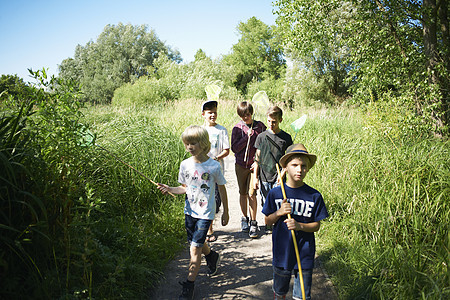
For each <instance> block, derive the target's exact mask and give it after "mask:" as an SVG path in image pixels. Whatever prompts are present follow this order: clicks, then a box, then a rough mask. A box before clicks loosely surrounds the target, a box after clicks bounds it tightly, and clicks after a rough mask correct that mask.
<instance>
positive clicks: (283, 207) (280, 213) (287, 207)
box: [277, 199, 292, 217]
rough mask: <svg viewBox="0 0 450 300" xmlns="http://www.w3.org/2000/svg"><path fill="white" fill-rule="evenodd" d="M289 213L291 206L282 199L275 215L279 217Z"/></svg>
mask: <svg viewBox="0 0 450 300" xmlns="http://www.w3.org/2000/svg"><path fill="white" fill-rule="evenodd" d="M291 211H292V207H291V204H290V203H289V202H287V199H284V200H283V202H282V203H281V207H280V209H278V210H277V215H278V216H279V217H281V216H285V215H287V214H290V213H291Z"/></svg>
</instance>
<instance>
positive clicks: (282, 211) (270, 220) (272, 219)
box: [264, 199, 292, 226]
mask: <svg viewBox="0 0 450 300" xmlns="http://www.w3.org/2000/svg"><path fill="white" fill-rule="evenodd" d="M266 201H267V200H266ZM291 210H292V207H291V204H290V203H289V202H287V200H286V199H284V201H283V203H281V207H280V208H279V209H278V210H277V211H276V212H274V213H272V214H270V215H268V216H265V217H264V221H265V222H266V224H267V225H269V226H270V225H273V224H275V223H276V222H277V221H278V219H279V218H281V217H282V216H285V215H287V214H290V213H291Z"/></svg>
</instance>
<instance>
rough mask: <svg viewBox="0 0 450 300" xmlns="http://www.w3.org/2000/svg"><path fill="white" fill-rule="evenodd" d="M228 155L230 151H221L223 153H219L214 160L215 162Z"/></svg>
mask: <svg viewBox="0 0 450 300" xmlns="http://www.w3.org/2000/svg"><path fill="white" fill-rule="evenodd" d="M228 154H230V149H223V151H222V152H220V153H219V155H217V156H216V158H215V159H216V160H220V159H223V158H225V157H227V156H228Z"/></svg>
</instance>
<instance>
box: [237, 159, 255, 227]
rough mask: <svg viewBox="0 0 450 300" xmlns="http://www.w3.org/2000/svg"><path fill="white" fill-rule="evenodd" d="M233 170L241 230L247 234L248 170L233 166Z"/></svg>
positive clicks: (248, 222)
mask: <svg viewBox="0 0 450 300" xmlns="http://www.w3.org/2000/svg"><path fill="white" fill-rule="evenodd" d="M234 170H235V173H236V180H237V183H238V187H239V206H240V207H241V212H242V218H241V230H242V231H244V232H247V231H248V230H249V226H250V225H249V224H250V219H249V217H248V205H247V202H248V194H247V193H248V183H249V175H250V174H251V173H250V169H246V168H243V167H242V166H240V165H238V164H235V165H234Z"/></svg>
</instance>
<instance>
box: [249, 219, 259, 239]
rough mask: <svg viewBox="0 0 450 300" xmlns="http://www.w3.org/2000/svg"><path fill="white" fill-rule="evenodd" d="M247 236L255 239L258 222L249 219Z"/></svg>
mask: <svg viewBox="0 0 450 300" xmlns="http://www.w3.org/2000/svg"><path fill="white" fill-rule="evenodd" d="M248 236H249V237H251V238H252V239H256V238H257V237H258V222H256V221H250V231H249V232H248Z"/></svg>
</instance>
